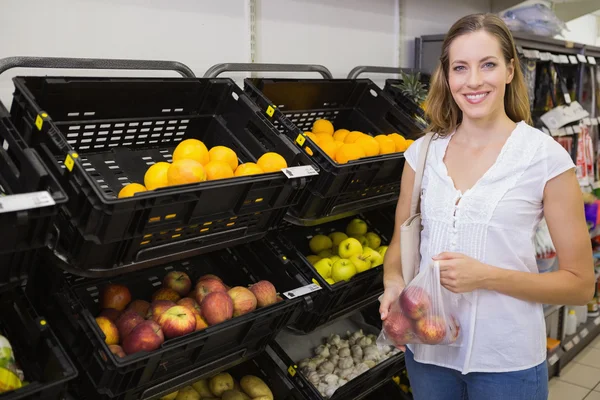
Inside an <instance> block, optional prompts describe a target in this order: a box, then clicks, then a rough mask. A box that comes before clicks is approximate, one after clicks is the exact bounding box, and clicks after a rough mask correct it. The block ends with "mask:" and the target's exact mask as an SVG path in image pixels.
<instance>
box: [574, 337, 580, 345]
mask: <svg viewBox="0 0 600 400" xmlns="http://www.w3.org/2000/svg"><path fill="white" fill-rule="evenodd" d="M579 342H580V339H579V336H577V335H575V337H574V338H573V343H575V344H576V345H577V344H579Z"/></svg>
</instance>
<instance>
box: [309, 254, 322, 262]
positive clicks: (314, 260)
mask: <svg viewBox="0 0 600 400" xmlns="http://www.w3.org/2000/svg"><path fill="white" fill-rule="evenodd" d="M306 259H307V260H308V262H309V263H311V265H315V263H316V262H317V261H319V260H320V259H321V257H319V256H315V255H314V254H312V255H310V256H306Z"/></svg>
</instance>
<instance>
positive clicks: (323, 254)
mask: <svg viewBox="0 0 600 400" xmlns="http://www.w3.org/2000/svg"><path fill="white" fill-rule="evenodd" d="M318 255H319V257H321V258H330V257H333V256H334V255H335V254H333V251H331V249H330V250H323V251H322V252H320V253H319V254H318Z"/></svg>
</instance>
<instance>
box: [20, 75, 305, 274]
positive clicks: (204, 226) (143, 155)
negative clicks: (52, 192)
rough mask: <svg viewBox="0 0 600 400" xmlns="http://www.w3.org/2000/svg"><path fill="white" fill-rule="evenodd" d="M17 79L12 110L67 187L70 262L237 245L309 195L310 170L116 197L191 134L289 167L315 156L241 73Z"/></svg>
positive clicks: (111, 261) (129, 260)
mask: <svg viewBox="0 0 600 400" xmlns="http://www.w3.org/2000/svg"><path fill="white" fill-rule="evenodd" d="M14 82H15V87H16V91H15V96H14V99H13V106H12V110H11V114H12V119H13V121H14V123H15V125H16V126H17V129H18V131H19V133H20V134H21V135H22V136H23V138H24V139H25V141H26V142H27V143H28V144H30V145H31V146H32V147H34V148H36V149H39V151H40V153H41V154H42V156H43V157H44V158H45V159H46V160H47V162H48V163H50V164H51V166H52V172H53V173H54V174H55V175H56V176H57V177H59V178H60V180H61V182H63V184H64V187H66V188H68V194H69V196H70V200H69V202H68V205H67V206H66V208H65V218H64V220H65V222H66V223H61V224H60V230H61V235H62V236H65V237H66V239H64V238H63V242H65V241H66V242H67V243H68V246H66V251H67V252H68V254H66V256H67V257H68V260H69V263H70V264H71V265H73V266H75V267H78V268H81V269H99V270H110V269H111V268H120V269H121V271H120V272H124V271H127V266H130V264H135V263H138V264H139V263H141V262H144V261H148V260H149V259H152V258H160V257H164V256H168V255H172V254H174V253H180V258H181V257H184V256H186V255H187V256H189V255H193V254H187V253H186V250H189V249H190V248H193V249H194V252H195V254H199V253H201V252H204V251H210V250H214V249H215V248H218V247H223V246H222V245H220V244H221V243H224V242H223V236H224V235H225V236H228V237H229V238H231V239H232V241H230V242H229V243H227V245H231V244H235V243H243V242H246V241H249V240H254V239H256V238H257V237H261V236H264V234H265V233H266V232H267V231H268V230H269V229H270V228H272V227H274V226H275V225H276V224H277V223H278V222H279V221H280V220H281V219H282V218H283V216H284V215H285V213H286V210H287V209H288V208H289V207H290V206H291V205H293V204H295V203H296V202H298V200H299V198H300V195H301V193H302V191H303V190H304V188H305V187H306V184H307V181H308V180H309V179H310V178H309V177H308V178H307V177H299V178H294V179H288V178H287V177H286V175H285V174H283V173H281V172H276V173H268V174H262V175H254V176H248V177H237V178H231V179H225V180H217V181H208V182H202V183H198V184H191V185H185V186H179V187H167V188H161V189H158V190H154V191H149V192H145V193H140V194H136V195H135V196H134V197H131V198H125V199H117V198H116V195H117V193H118V192H119V190H120V189H121V188H122V186H123V185H125V184H127V183H130V182H138V183H143V177H144V174H145V172H146V170H147V168H148V167H149V166H150V165H152V164H154V163H155V162H158V161H170V160H171V154H172V151H173V150H174V148H175V147H176V145H177V144H178V143H179V142H180V141H181V140H183V139H189V138H195V139H200V140H202V141H203V142H205V144H206V145H207V147H209V148H210V147H213V146H216V145H223V146H227V147H230V148H232V149H233V150H234V151H236V153H237V154H238V157H239V159H240V162H250V161H253V162H254V161H256V160H257V159H258V158H259V157H260V156H262V155H263V154H264V153H265V152H268V151H275V152H277V153H279V154H281V155H282V156H283V157H284V158H285V159H286V160H287V163H288V166H297V165H311V161H310V159H309V158H308V157H307V156H306V155H304V154H303V153H302V152H300V151H299V150H298V149H297V148H296V147H295V146H294V145H293V143H292V142H291V141H290V140H289V139H288V138H287V137H285V136H283V135H280V134H279V133H278V132H277V130H276V129H275V128H274V127H273V125H272V124H271V123H270V122H269V121H268V119H267V117H266V115H264V112H263V111H261V110H259V109H258V107H257V106H256V105H255V104H254V103H252V101H250V99H249V98H248V97H247V96H246V95H245V94H244V93H243V92H242V91H241V90H240V89H239V88H238V87H237V86H236V85H235V83H234V82H233V81H232V80H230V79H224V78H223V79H188V78H186V79H177V78H172V79H149V78H137V79H135V78H127V79H126V78H110V79H109V78H60V77H58V78H46V77H19V78H15V79H14ZM224 232H229V233H230V234H227V233H225V234H224ZM103 245H104V246H103ZM94 246H98V247H96V248H95V249H93V247H94ZM92 253H93V254H94V256H88V254H92Z"/></svg>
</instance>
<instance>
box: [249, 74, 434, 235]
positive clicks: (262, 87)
mask: <svg viewBox="0 0 600 400" xmlns="http://www.w3.org/2000/svg"><path fill="white" fill-rule="evenodd" d="M245 91H246V93H248V94H249V95H250V96H251V97H252V99H253V100H254V101H255V102H256V103H257V104H258V106H259V107H260V108H261V109H263V110H267V111H268V113H269V114H271V115H272V119H271V120H272V121H273V123H274V125H275V126H276V127H277V128H278V129H279V130H280V131H281V132H282V133H284V134H285V135H287V136H288V137H289V138H291V139H292V140H294V141H295V142H296V145H297V146H298V147H300V148H301V149H302V150H303V151H304V152H305V153H307V154H309V155H311V156H312V159H313V160H314V161H315V162H316V163H317V164H318V166H319V168H320V169H321V171H320V174H319V176H318V177H317V178H315V179H314V180H313V181H312V182H311V183H310V185H309V189H310V192H305V194H304V197H303V198H302V201H300V202H299V203H298V206H296V207H293V208H292V209H291V210H290V212H291V214H292V218H294V219H297V220H299V222H300V223H301V224H305V225H308V224H314V223H315V221H321V220H323V219H324V218H327V217H332V216H336V215H343V214H352V213H356V212H360V211H364V210H368V209H371V208H373V207H375V206H379V205H382V204H390V203H393V202H394V201H396V200H397V198H398V195H399V193H400V178H401V175H402V170H403V167H404V156H403V154H402V153H392V154H385V155H379V156H374V157H366V158H362V159H359V160H355V161H351V162H349V163H347V164H337V163H335V162H334V161H333V160H331V158H330V157H329V156H327V155H326V154H325V153H324V152H323V151H321V149H320V148H319V147H318V146H316V144H315V143H314V142H313V141H312V140H311V139H310V138H308V137H306V136H304V135H302V133H303V132H305V131H310V130H311V129H312V125H313V123H314V121H315V120H316V119H321V118H323V119H328V120H330V121H331V122H332V123H333V124H334V126H335V127H336V129H339V128H344V129H348V130H358V131H361V132H364V133H369V134H371V135H373V136H375V135H378V134H390V133H400V134H402V135H405V136H406V137H408V138H411V139H416V138H417V137H418V136H420V134H421V132H422V131H423V129H424V128H425V126H424V125H422V124H420V123H419V122H417V121H416V120H414V119H412V118H411V117H410V116H409V115H408V114H406V113H405V112H404V111H403V110H402V109H401V108H400V107H398V106H397V105H396V104H395V103H394V102H393V100H392V99H391V98H390V97H389V96H388V95H386V94H385V93H384V92H383V90H381V89H380V88H379V87H378V86H377V85H376V84H374V83H373V82H372V81H370V80H368V79H258V78H256V79H246V80H245Z"/></svg>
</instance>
